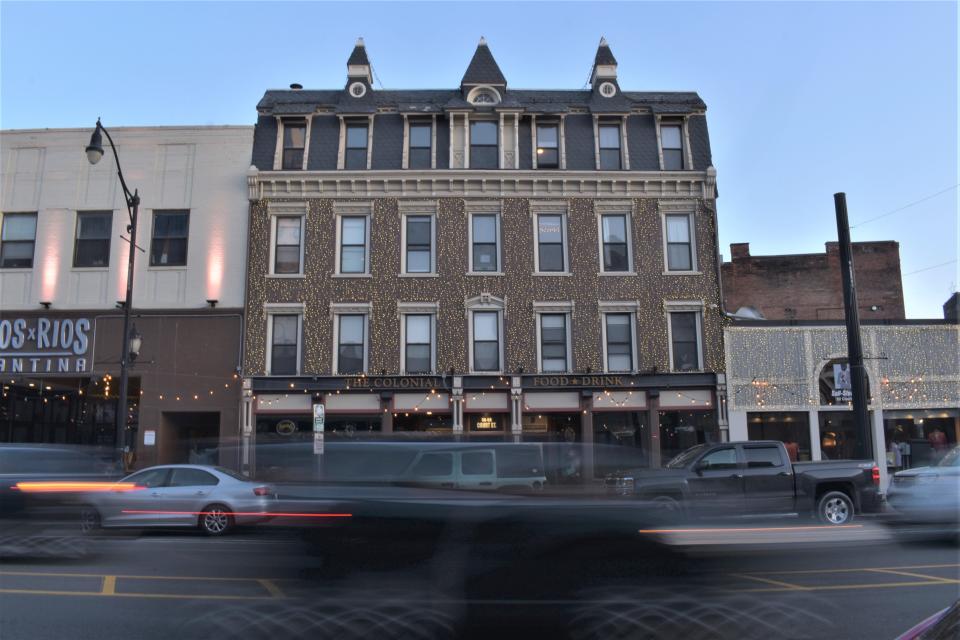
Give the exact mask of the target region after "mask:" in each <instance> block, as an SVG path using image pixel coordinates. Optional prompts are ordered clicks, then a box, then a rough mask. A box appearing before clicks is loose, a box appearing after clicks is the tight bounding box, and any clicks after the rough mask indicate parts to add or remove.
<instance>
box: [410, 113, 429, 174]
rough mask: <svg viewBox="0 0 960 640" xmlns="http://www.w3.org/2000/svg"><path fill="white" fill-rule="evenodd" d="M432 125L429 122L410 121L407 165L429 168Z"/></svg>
mask: <svg viewBox="0 0 960 640" xmlns="http://www.w3.org/2000/svg"><path fill="white" fill-rule="evenodd" d="M432 138H433V125H432V123H430V122H411V123H410V148H409V149H408V150H407V151H408V153H407V166H408V167H409V168H411V169H429V168H430V167H431V166H432V164H433V161H432V158H431V153H430V151H431V148H430V147H431V139H432Z"/></svg>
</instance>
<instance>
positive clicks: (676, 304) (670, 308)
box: [663, 300, 704, 373]
mask: <svg viewBox="0 0 960 640" xmlns="http://www.w3.org/2000/svg"><path fill="white" fill-rule="evenodd" d="M663 308H664V314H665V316H664V317H665V319H666V321H667V350H668V357H669V358H670V363H669V364H670V368H669V370H670V371H671V372H672V373H699V372H702V371H703V370H704V362H703V308H704V304H703V301H702V300H666V301H664V303H663ZM689 312H693V313H696V318H697V365H698V366H697V368H696V369H694V370H693V371H682V372H681V371H677V370H676V369H674V368H673V323H672V322H671V321H670V314H671V313H689Z"/></svg>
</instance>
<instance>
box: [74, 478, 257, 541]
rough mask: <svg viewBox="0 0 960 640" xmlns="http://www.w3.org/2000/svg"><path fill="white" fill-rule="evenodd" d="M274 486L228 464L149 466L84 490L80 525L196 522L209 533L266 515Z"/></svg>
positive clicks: (142, 525)
mask: <svg viewBox="0 0 960 640" xmlns="http://www.w3.org/2000/svg"><path fill="white" fill-rule="evenodd" d="M274 500H275V496H274V493H273V491H272V489H271V488H270V487H269V486H266V485H264V484H262V483H258V482H252V481H251V480H250V479H249V478H245V477H244V476H241V475H239V474H238V473H236V472H234V471H231V470H230V469H224V468H223V467H213V466H206V465H186V464H178V465H164V466H159V467H149V468H147V469H143V470H142V471H138V472H136V473H134V474H132V475H129V476H127V477H126V478H124V479H122V480H120V481H119V482H117V483H116V484H115V485H113V486H112V487H110V488H108V489H107V490H104V491H97V492H95V493H88V494H86V495H85V497H84V501H83V502H84V508H83V509H82V510H81V527H82V528H83V530H84V531H85V532H90V531H93V530H95V529H98V528H100V527H104V528H113V527H133V528H147V527H162V528H166V527H199V528H200V530H201V531H203V532H204V533H206V534H207V535H211V536H219V535H223V534H224V533H226V532H227V531H229V530H230V529H231V528H233V527H234V526H235V525H244V524H254V523H256V522H261V521H263V520H266V519H269V517H270V515H269V514H268V511H269V509H270V505H271V504H273V503H274Z"/></svg>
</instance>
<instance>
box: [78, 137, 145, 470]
mask: <svg viewBox="0 0 960 640" xmlns="http://www.w3.org/2000/svg"><path fill="white" fill-rule="evenodd" d="M101 132H103V134H104V135H106V136H107V141H109V142H110V148H111V149H112V150H113V158H114V160H116V162H117V176H119V178H120V185H121V186H122V187H123V197H124V199H125V200H126V202H127V215H128V217H129V219H130V224H128V225H127V233H129V234H130V253H129V257H128V260H127V296H126V298H125V299H124V305H123V333H121V334H120V336H121V340H122V341H123V342H122V343H121V346H120V397H119V398H118V400H117V447H118V448H120V450H121V451H122V452H124V453H127V452H129V451H130V444H129V442H128V437H127V413H128V406H127V387H128V379H127V366H128V364H129V361H130V360H131V359H136V357H137V354H139V353H140V345H141V343H142V340H143V338H142V336H140V334H139V333H137V332H136V329H134V330H133V331H132V332H131V331H130V307H131V306H132V305H133V261H134V259H135V258H136V255H137V213H138V211H139V210H140V196H139V195H138V194H137V191H134V192H133V193H131V192H130V189H128V188H127V182H126V180H124V179H123V171H122V170H121V169H120V156H118V155H117V147H116V145H114V144H113V138H111V137H110V132H109V131H107V129H106V128H105V127H104V126H103V125H102V124H100V118H97V128H96V129H94V130H93V135H91V136H90V144H88V145H87V148H86V152H87V160H89V161H90V164H97V163H98V162H100V159H101V158H102V157H103V136H101V135H100V134H101ZM134 345H136V348H134Z"/></svg>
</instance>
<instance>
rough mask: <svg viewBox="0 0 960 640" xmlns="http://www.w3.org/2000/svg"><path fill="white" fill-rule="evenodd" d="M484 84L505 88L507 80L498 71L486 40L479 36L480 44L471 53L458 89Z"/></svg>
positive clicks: (498, 68)
mask: <svg viewBox="0 0 960 640" xmlns="http://www.w3.org/2000/svg"><path fill="white" fill-rule="evenodd" d="M480 84H486V85H491V86H500V87H504V88H506V86H507V79H506V78H505V77H504V76H503V72H501V71H500V67H499V66H498V65H497V61H496V60H494V59H493V54H492V53H490V47H488V46H487V39H486V38H484V37H483V36H480V42H479V43H478V44H477V50H476V51H475V52H474V53H473V58H471V60H470V65H469V66H467V71H466V73H464V74H463V79H462V80H461V81H460V88H461V89H463V88H465V87H467V86H471V87H472V86H476V85H480Z"/></svg>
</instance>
